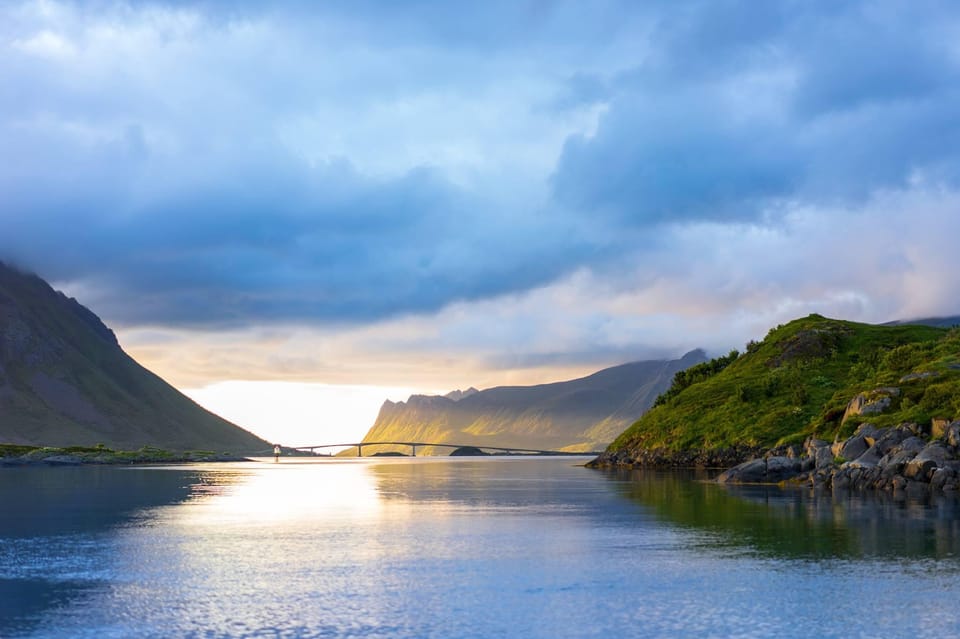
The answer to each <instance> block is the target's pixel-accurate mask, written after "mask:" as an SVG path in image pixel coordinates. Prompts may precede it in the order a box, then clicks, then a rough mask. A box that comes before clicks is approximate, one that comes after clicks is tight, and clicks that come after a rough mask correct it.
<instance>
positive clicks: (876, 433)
mask: <svg viewBox="0 0 960 639" xmlns="http://www.w3.org/2000/svg"><path fill="white" fill-rule="evenodd" d="M886 432H887V429H886V428H877V427H876V426H874V425H873V424H871V423H869V422H864V423H863V424H860V426H859V428H857V431H856V432H855V433H854V435H860V436H861V437H863V438H864V439H865V440H866V441H867V445H868V446H873V445H874V444H875V443H876V442H877V440H878V439H880V438H881V437H883V436H884V435H885V434H886Z"/></svg>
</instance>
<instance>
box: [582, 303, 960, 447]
mask: <svg viewBox="0 0 960 639" xmlns="http://www.w3.org/2000/svg"><path fill="white" fill-rule="evenodd" d="M958 417H960V331H958V330H948V329H946V328H938V327H935V326H925V325H921V324H916V323H905V324H902V325H871V324H860V323H856V322H846V321H841V320H834V319H828V318H825V317H822V316H820V315H811V316H809V317H805V318H802V319H798V320H794V321H792V322H790V323H788V324H786V325H781V326H778V327H776V328H773V329H771V330H770V332H769V333H768V334H767V336H766V338H765V339H764V340H763V341H762V342H751V343H750V344H748V345H747V349H746V352H745V353H738V352H737V351H732V352H731V353H730V354H729V355H727V356H725V357H721V358H717V359H714V360H711V361H710V362H706V363H703V364H700V365H697V366H694V367H691V368H690V369H688V370H687V371H685V372H683V373H682V374H680V375H678V376H677V379H676V380H674V384H673V386H672V387H671V388H670V390H668V391H667V392H666V393H665V394H664V395H663V396H662V397H661V398H659V399H658V400H657V405H656V406H655V407H654V408H652V409H651V410H650V411H648V412H647V413H646V414H644V415H643V417H641V418H640V419H639V420H637V421H636V422H635V423H634V424H633V425H631V426H630V428H628V429H627V430H626V431H624V432H623V433H622V434H621V435H620V436H619V437H617V439H616V440H615V441H614V442H613V443H612V444H611V445H610V446H609V447H608V449H607V451H606V452H605V453H604V455H602V456H601V458H600V459H598V460H597V464H598V465H604V464H634V463H690V462H697V463H699V462H702V463H710V460H714V461H725V462H727V463H729V462H730V461H736V460H735V459H733V458H731V459H725V458H724V456H723V455H722V454H721V453H723V452H724V451H730V450H734V451H736V450H739V451H741V452H743V453H744V454H746V452H747V451H748V450H749V449H752V450H753V452H756V451H757V450H759V449H765V448H770V447H773V446H786V445H794V444H799V443H800V442H802V441H804V439H806V438H807V437H810V436H816V437H817V438H819V439H822V440H827V441H833V440H834V439H843V438H846V437H849V436H851V435H852V434H853V433H854V431H855V430H856V428H857V427H858V426H859V425H860V424H862V423H865V422H868V421H869V422H870V423H871V424H874V425H875V426H877V427H887V426H895V425H899V424H904V423H909V424H914V425H917V427H918V428H920V429H925V430H926V432H928V433H929V432H931V430H933V424H934V422H935V421H936V422H938V423H942V421H941V420H944V419H945V420H954V419H957V418H958ZM698 455H699V457H698ZM735 456H736V455H734V457H735ZM698 460H699V461H698ZM740 461H742V459H741V460H740Z"/></svg>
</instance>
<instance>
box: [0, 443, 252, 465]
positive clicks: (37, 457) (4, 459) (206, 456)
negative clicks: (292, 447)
mask: <svg viewBox="0 0 960 639" xmlns="http://www.w3.org/2000/svg"><path fill="white" fill-rule="evenodd" d="M240 461H252V460H251V459H249V458H248V457H244V456H241V455H234V454H232V453H216V452H214V451H208V450H188V451H182V452H173V451H169V450H164V449H162V448H156V447H153V446H144V447H142V448H140V449H138V450H112V449H110V448H106V447H105V446H93V447H90V446H66V447H63V448H58V447H50V446H21V445H16V444H0V467H20V466H95V465H100V466H121V465H132V464H183V463H197V462H240Z"/></svg>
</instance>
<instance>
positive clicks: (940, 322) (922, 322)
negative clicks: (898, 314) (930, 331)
mask: <svg viewBox="0 0 960 639" xmlns="http://www.w3.org/2000/svg"><path fill="white" fill-rule="evenodd" d="M908 324H913V325H919V326H936V327H938V328H954V327H955V326H960V315H950V316H947V317H921V318H919V319H912V320H895V321H893V322H887V323H885V324H883V326H904V325H908Z"/></svg>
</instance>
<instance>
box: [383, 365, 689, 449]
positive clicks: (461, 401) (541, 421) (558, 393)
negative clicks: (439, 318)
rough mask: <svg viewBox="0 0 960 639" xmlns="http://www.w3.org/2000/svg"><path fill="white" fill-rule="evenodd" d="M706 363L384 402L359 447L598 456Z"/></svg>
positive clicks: (624, 369) (618, 369)
mask: <svg viewBox="0 0 960 639" xmlns="http://www.w3.org/2000/svg"><path fill="white" fill-rule="evenodd" d="M705 359H706V356H705V354H704V353H703V351H701V350H696V351H691V352H690V353H687V354H686V355H684V356H683V358H681V359H677V360H670V361H663V360H657V361H644V362H634V363H630V364H623V365H621V366H615V367H612V368H607V369H604V370H601V371H599V372H597V373H594V374H593V375H589V376H587V377H583V378H580V379H574V380H569V381H564V382H556V383H552V384H541V385H538V386H501V387H497V388H490V389H487V390H483V391H476V390H475V389H472V390H474V392H472V393H471V392H469V391H466V392H463V393H460V394H459V395H457V394H453V395H452V396H446V397H442V396H423V395H414V396H411V397H410V398H409V399H408V400H407V401H406V402H391V401H387V402H384V404H383V406H382V407H381V409H380V414H379V415H378V417H377V420H376V422H375V423H374V425H373V427H372V428H371V429H370V431H369V432H368V433H367V435H366V436H365V437H364V441H430V442H438V443H443V442H452V443H456V444H463V445H471V446H482V445H484V444H486V445H488V446H524V447H530V448H537V449H545V450H565V451H578V450H579V451H591V450H599V449H601V448H603V447H604V446H606V445H607V444H608V443H609V442H610V441H611V440H612V439H613V437H615V436H616V434H617V433H619V432H620V431H621V430H622V429H623V428H624V427H625V426H626V425H627V424H629V423H631V422H632V421H633V420H635V419H636V418H637V417H638V416H639V415H641V414H642V413H643V412H644V411H645V410H646V409H648V408H649V407H650V406H651V404H652V403H653V400H654V399H655V398H656V397H657V396H658V395H659V394H660V393H662V392H663V391H664V390H666V388H667V387H668V386H669V385H670V382H671V380H672V379H673V376H674V375H675V374H676V372H677V371H679V370H682V369H684V368H687V367H688V366H691V365H693V364H696V363H698V362H702V361H704V360H705ZM455 393H456V392H455ZM397 450H400V449H397ZM402 452H409V451H408V450H404V451H402ZM427 452H429V451H427ZM439 452H440V453H441V454H442V453H445V452H446V451H439Z"/></svg>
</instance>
